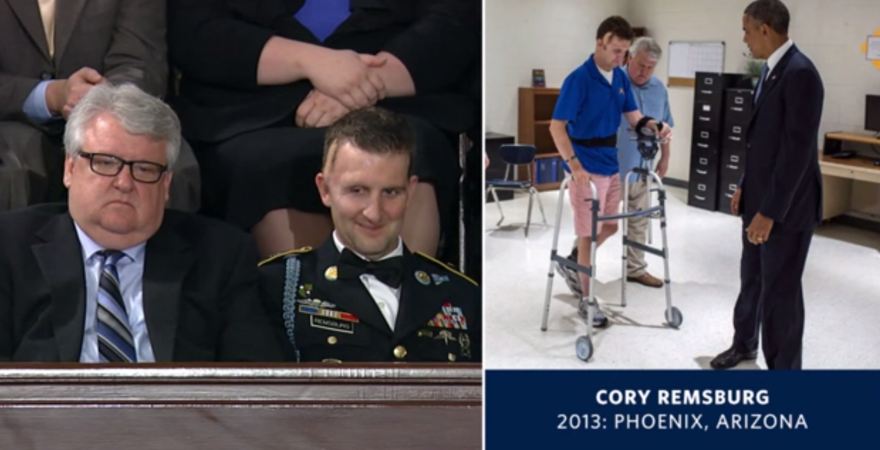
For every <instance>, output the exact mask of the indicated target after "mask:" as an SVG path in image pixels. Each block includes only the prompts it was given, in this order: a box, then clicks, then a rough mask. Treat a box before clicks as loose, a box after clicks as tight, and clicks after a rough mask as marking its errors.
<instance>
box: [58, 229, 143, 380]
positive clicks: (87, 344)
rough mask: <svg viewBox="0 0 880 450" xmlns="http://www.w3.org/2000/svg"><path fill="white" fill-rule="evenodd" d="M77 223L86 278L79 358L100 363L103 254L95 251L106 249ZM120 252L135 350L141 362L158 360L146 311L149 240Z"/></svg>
mask: <svg viewBox="0 0 880 450" xmlns="http://www.w3.org/2000/svg"><path fill="white" fill-rule="evenodd" d="M74 226H75V227H76V234H77V236H79V243H80V246H81V247H82V252H83V253H82V257H83V267H84V268H85V274H84V275H85V281H86V317H85V319H86V320H85V330H84V331H85V332H84V333H83V342H82V350H81V352H80V359H79V360H80V362H83V363H98V362H101V360H100V358H99V355H98V286H99V283H100V276H101V257H100V256H98V255H96V253H98V252H100V251H103V250H105V249H104V248H103V247H101V246H99V245H98V244H97V243H95V241H93V240H92V239H91V238H90V237H89V236H88V235H86V233H85V232H84V231H83V230H82V229H81V228H80V227H79V225H77V224H76V223H75V222H74ZM121 251H122V252H123V253H124V254H125V256H123V257H122V258H120V259H119V262H117V263H116V271H117V273H118V274H119V287H120V290H121V293H122V301H123V302H124V303H125V309H126V312H127V313H128V327H129V329H130V330H131V337H132V339H133V340H134V351H135V354H137V360H138V362H139V363H142V362H143V363H151V362H156V358H155V357H154V356H153V346H152V345H151V344H150V335H149V333H148V332H147V320H146V315H145V314H144V289H143V277H144V259H145V257H146V253H147V246H146V243H142V244H139V245H136V246H134V247H131V248H127V249H124V250H121Z"/></svg>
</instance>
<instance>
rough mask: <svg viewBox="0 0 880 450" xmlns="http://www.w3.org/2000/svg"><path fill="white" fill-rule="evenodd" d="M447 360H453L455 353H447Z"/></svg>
mask: <svg viewBox="0 0 880 450" xmlns="http://www.w3.org/2000/svg"><path fill="white" fill-rule="evenodd" d="M449 361H450V362H455V353H450V354H449Z"/></svg>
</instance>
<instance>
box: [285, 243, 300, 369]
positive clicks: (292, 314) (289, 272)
mask: <svg viewBox="0 0 880 450" xmlns="http://www.w3.org/2000/svg"><path fill="white" fill-rule="evenodd" d="M285 267H286V270H285V274H284V328H286V329H287V338H288V340H290V344H291V345H293V351H294V352H295V353H296V362H300V358H299V349H298V348H296V335H295V334H294V319H296V286H297V284H298V283H299V273H300V269H301V267H302V264H301V263H300V261H299V259H298V258H297V257H296V255H291V256H290V257H288V258H287V264H286V266H285Z"/></svg>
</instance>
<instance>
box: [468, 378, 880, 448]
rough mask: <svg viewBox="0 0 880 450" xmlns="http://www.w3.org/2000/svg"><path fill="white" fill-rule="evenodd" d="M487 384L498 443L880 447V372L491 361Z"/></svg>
mask: <svg viewBox="0 0 880 450" xmlns="http://www.w3.org/2000/svg"><path fill="white" fill-rule="evenodd" d="M485 385H486V396H485V407H486V409H485V411H486V412H485V414H486V422H485V424H486V425H485V426H486V448H487V449H490V450H491V449H498V450H501V449H505V450H506V449H526V448H528V449H532V448H534V449H544V448H548V449H570V448H571V449H573V448H587V447H588V446H589V447H590V448H608V449H628V448H648V447H644V446H652V447H653V446H661V447H663V448H665V447H667V446H669V447H671V448H674V449H675V450H679V449H683V448H711V449H717V448H740V449H742V448H745V449H748V450H752V449H761V448H774V449H783V448H785V449H788V448H797V447H791V446H808V447H809V448H818V447H819V446H822V447H826V448H827V446H828V445H829V444H830V445H831V446H832V447H831V448H846V449H850V448H871V449H876V448H880V372H878V371H778V372H776V371H743V370H735V371H647V370H645V371H610V370H579V371H506V370H487V371H486V379H485ZM602 445H606V446H607V447H593V446H602ZM803 448H807V447H803Z"/></svg>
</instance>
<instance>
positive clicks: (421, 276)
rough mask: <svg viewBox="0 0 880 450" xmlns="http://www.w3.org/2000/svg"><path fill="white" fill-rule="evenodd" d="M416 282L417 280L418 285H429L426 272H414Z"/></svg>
mask: <svg viewBox="0 0 880 450" xmlns="http://www.w3.org/2000/svg"><path fill="white" fill-rule="evenodd" d="M416 280H419V283H422V284H424V285H425V286H427V285H429V284H431V277H429V276H428V274H427V273H426V272H423V271H421V270H417V271H416Z"/></svg>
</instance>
